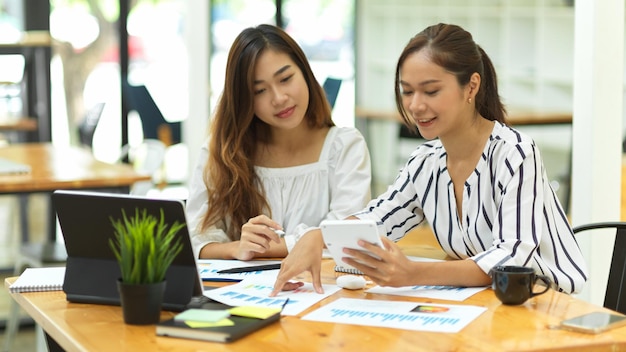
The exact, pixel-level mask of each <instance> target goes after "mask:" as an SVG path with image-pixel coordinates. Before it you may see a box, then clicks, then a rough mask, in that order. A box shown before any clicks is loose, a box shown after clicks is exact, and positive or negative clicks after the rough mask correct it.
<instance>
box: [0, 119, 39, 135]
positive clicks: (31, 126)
mask: <svg viewBox="0 0 626 352" xmlns="http://www.w3.org/2000/svg"><path fill="white" fill-rule="evenodd" d="M36 130H37V119H35V118H32V117H16V118H0V131H17V132H30V131H36Z"/></svg>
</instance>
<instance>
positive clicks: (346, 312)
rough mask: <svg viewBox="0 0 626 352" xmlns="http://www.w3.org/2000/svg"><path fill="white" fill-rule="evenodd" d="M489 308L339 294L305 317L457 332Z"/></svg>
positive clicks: (348, 322) (344, 322) (420, 329)
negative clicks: (338, 296)
mask: <svg viewBox="0 0 626 352" xmlns="http://www.w3.org/2000/svg"><path fill="white" fill-rule="evenodd" d="M413 310H414V311H413ZM486 310H487V308H485V307H478V306H467V305H442V304H434V303H419V302H403V301H380V300H369V299H353V298H340V299H338V300H336V301H333V302H331V303H329V304H326V305H324V306H323V307H320V308H319V309H316V310H315V311H313V312H311V313H309V314H307V315H305V316H304V317H302V320H313V321H323V322H329V323H341V324H353V325H366V326H378V327H386V328H394V329H405V330H416V331H432V332H447V333H455V332H459V331H461V329H463V328H464V327H465V326H467V325H468V324H469V323H471V322H472V321H473V320H474V319H476V318H477V317H478V316H479V315H481V314H482V313H483V312H484V311H486Z"/></svg>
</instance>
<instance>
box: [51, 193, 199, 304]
mask: <svg viewBox="0 0 626 352" xmlns="http://www.w3.org/2000/svg"><path fill="white" fill-rule="evenodd" d="M52 205H53V207H54V209H55V211H56V213H57V217H58V220H59V224H60V227H61V232H62V234H63V239H64V241H65V248H66V249H67V264H66V269H65V280H64V283H63V291H64V292H65V294H66V296H67V300H68V301H70V302H78V303H95V304H108V305H120V297H119V294H118V292H117V280H118V278H120V276H121V274H120V269H119V265H118V263H117V260H116V258H115V256H114V254H113V251H112V250H111V247H110V246H109V239H111V238H114V236H115V235H114V229H113V225H112V223H111V218H116V219H117V218H119V217H121V216H122V209H124V211H125V212H126V214H134V212H135V209H136V208H139V209H140V210H143V209H146V210H147V212H148V213H149V214H153V215H154V216H156V217H157V218H159V217H160V210H161V209H163V214H164V216H165V223H168V224H173V223H174V222H175V221H178V222H179V223H184V224H186V223H187V222H186V217H185V206H184V204H183V202H182V201H180V200H175V199H155V198H148V197H144V196H133V195H127V194H119V193H101V192H88V191H66V190H58V191H55V192H54V193H53V194H52ZM177 235H178V236H180V238H181V240H182V243H183V249H182V251H181V252H180V253H179V254H178V256H177V257H176V258H175V259H174V261H173V262H172V265H171V266H170V268H169V269H168V271H167V273H166V277H165V280H166V281H167V284H166V288H165V294H164V297H163V304H162V308H163V309H164V310H170V311H182V310H185V309H186V308H189V307H190V306H193V304H191V303H193V302H204V300H205V299H206V300H209V299H208V297H206V296H204V295H203V287H202V281H201V280H200V274H199V271H198V267H197V265H196V258H195V257H194V255H193V250H192V247H191V240H190V237H189V231H188V229H187V226H185V227H183V228H182V229H181V230H180V231H179V232H178V234H177Z"/></svg>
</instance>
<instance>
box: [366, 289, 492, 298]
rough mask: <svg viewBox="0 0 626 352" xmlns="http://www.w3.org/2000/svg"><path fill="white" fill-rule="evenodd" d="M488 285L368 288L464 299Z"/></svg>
mask: <svg viewBox="0 0 626 352" xmlns="http://www.w3.org/2000/svg"><path fill="white" fill-rule="evenodd" d="M486 288H487V287H456V286H403V287H382V286H375V287H372V288H370V289H368V290H367V291H365V292H367V293H380V294H384V295H396V296H407V297H424V298H435V299H446V300H449V301H464V300H466V299H467V298H469V297H471V296H472V295H474V294H476V293H478V292H480V291H482V290H484V289H486Z"/></svg>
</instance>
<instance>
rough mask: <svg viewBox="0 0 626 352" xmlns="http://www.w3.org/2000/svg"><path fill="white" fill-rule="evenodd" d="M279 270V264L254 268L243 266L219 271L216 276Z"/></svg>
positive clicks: (255, 266)
mask: <svg viewBox="0 0 626 352" xmlns="http://www.w3.org/2000/svg"><path fill="white" fill-rule="evenodd" d="M278 269H280V263H276V264H266V265H254V266H243V267H241V268H231V269H224V270H220V271H218V272H217V273H218V274H239V273H249V272H252V271H263V270H278Z"/></svg>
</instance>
